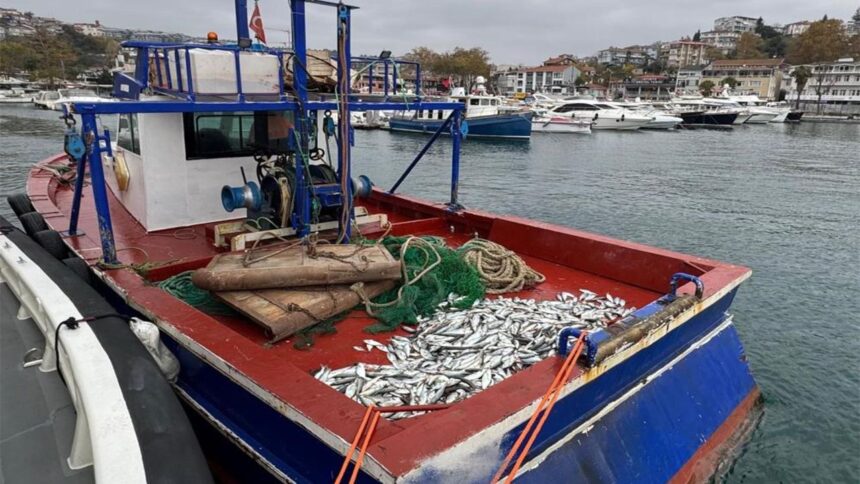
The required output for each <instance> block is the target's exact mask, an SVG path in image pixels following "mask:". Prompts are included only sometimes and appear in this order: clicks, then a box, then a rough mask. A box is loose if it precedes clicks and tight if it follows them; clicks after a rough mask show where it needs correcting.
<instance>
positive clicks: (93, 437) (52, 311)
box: [0, 233, 146, 483]
mask: <svg viewBox="0 0 860 484" xmlns="http://www.w3.org/2000/svg"><path fill="white" fill-rule="evenodd" d="M10 237H11V236H10ZM10 237H7V236H6V235H4V233H0V281H3V282H5V283H6V285H7V287H8V288H9V290H10V291H11V292H12V293H13V294H14V295H15V297H16V298H17V299H18V301H20V303H21V306H20V308H19V310H18V317H19V319H32V320H33V322H34V323H35V325H36V326H37V327H38V329H39V330H40V332H41V333H42V335H43V336H44V340H45V345H44V348H43V350H42V356H41V359H37V360H34V361H33V362H32V363H33V364H34V365H35V364H38V366H39V370H40V371H42V372H46V373H47V372H53V371H59V372H60V374H61V375H62V377H63V379H64V381H65V383H66V386H67V387H68V389H69V394H70V397H71V400H72V403H73V405H74V408H75V413H76V414H77V418H76V421H75V429H74V437H73V439H72V445H71V450H70V453H69V456H68V457H67V463H68V466H69V467H70V468H71V469H82V468H85V467H89V466H92V465H94V471H93V472H94V475H95V479H96V481H99V482H116V479H117V478H119V477H120V476H122V479H123V482H129V483H131V482H145V480H146V476H145V472H144V468H143V462H142V460H141V457H140V451H139V448H137V446H138V444H137V437H136V435H135V432H134V426H133V422H132V417H131V414H130V412H129V408H128V406H127V405H126V401H125V399H124V397H123V394H122V392H121V389H120V388H119V386H118V385H117V384H116V383H112V382H116V380H117V378H116V376H115V373H113V366H112V365H111V363H110V357H109V356H108V355H107V353H106V351H105V350H104V348H103V347H102V345H101V344H100V343H99V340H98V338H97V337H96V336H95V334H93V332H92V331H91V330H90V329H89V328H88V327H87V326H86V325H85V324H83V325H81V326H80V328H82V329H79V330H77V331H72V330H71V329H70V328H66V331H61V329H62V328H63V326H69V325H71V324H72V323H74V324H77V323H78V322H81V321H84V320H86V318H84V317H83V316H82V315H81V313H80V312H79V310H78V308H77V307H76V306H75V304H74V302H73V301H71V300H70V299H69V296H68V295H66V294H65V293H64V292H63V291H62V290H61V289H60V288H59V287H58V286H57V284H56V283H55V282H54V281H53V280H52V279H51V277H50V276H49V275H48V274H46V273H45V272H44V271H43V270H42V269H41V268H40V266H39V265H38V264H37V263H36V262H35V261H33V260H32V259H31V258H30V257H29V255H28V254H27V253H26V252H25V251H24V250H23V248H21V247H19V246H18V245H16V244H15V243H14V242H13V241H12V239H11V238H10Z"/></svg>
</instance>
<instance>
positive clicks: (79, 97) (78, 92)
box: [33, 88, 111, 111]
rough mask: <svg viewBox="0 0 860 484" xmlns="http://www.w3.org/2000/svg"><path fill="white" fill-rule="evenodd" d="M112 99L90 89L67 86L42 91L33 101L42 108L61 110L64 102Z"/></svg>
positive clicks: (106, 100) (105, 100)
mask: <svg viewBox="0 0 860 484" xmlns="http://www.w3.org/2000/svg"><path fill="white" fill-rule="evenodd" d="M109 101H111V100H110V99H107V98H103V97H101V96H99V95H98V94H96V93H95V91H92V90H90V89H80V88H66V89H57V90H56V91H42V92H40V93H39V95H38V96H37V97H36V98H34V99H33V103H34V104H35V105H36V106H37V107H40V108H42V109H49V110H53V111H60V110H62V109H63V105H64V104H73V103H83V102H109Z"/></svg>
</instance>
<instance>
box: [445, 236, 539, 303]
mask: <svg viewBox="0 0 860 484" xmlns="http://www.w3.org/2000/svg"><path fill="white" fill-rule="evenodd" d="M458 252H460V254H462V255H463V259H464V260H465V261H466V262H467V263H468V264H469V265H471V266H472V267H474V268H475V269H476V270H477V271H478V274H480V276H481V279H482V280H483V281H484V284H485V285H486V288H487V293H488V294H503V293H507V292H518V291H521V290H523V289H524V288H531V287H534V286H536V285H538V284H540V283H542V282H544V281H545V280H546V277H544V275H543V274H541V273H540V272H537V271H536V270H534V269H532V268H531V267H529V266H528V265H526V263H525V261H523V259H522V258H520V256H518V255H517V254H516V253H515V252H513V251H511V250H508V249H507V248H505V247H504V246H502V245H499V244H497V243H495V242H490V241H489V240H485V239H477V238H476V239H472V240H470V241H469V242H466V243H465V244H463V246H462V247H460V248H459V249H458Z"/></svg>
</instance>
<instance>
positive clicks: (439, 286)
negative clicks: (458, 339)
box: [366, 236, 485, 333]
mask: <svg viewBox="0 0 860 484" xmlns="http://www.w3.org/2000/svg"><path fill="white" fill-rule="evenodd" d="M422 238H423V239H424V240H426V241H427V242H429V243H430V245H432V248H433V249H434V250H435V252H436V253H438V254H439V257H440V258H441V262H440V263H439V265H437V266H436V267H434V268H433V269H431V270H430V271H429V272H427V273H426V274H425V275H424V276H423V277H421V279H419V280H418V281H417V282H415V283H414V284H412V285H410V286H407V287H405V288H403V291H402V296H401V298H400V301H399V302H398V303H397V304H394V305H393V306H388V307H382V308H378V309H375V310H374V313H375V314H374V316H375V317H376V319H377V321H378V322H377V323H376V324H373V325H371V326H369V327H367V328H366V331H367V332H369V333H379V332H383V331H391V330H393V329H395V328H397V327H398V326H399V325H401V324H404V323H409V324H415V323H417V322H418V317H419V316H429V315H431V314H433V312H434V311H436V309H437V308H438V307H439V304H440V303H442V302H445V301H447V300H448V297H449V295H454V297H455V298H456V299H454V300H453V302H452V304H451V307H454V308H457V309H465V308H468V307H471V306H472V304H474V302H475V301H477V300H479V299H481V298H483V297H484V294H485V288H484V283H483V282H482V281H481V278H480V276H479V275H478V272H477V271H476V270H475V268H473V267H472V266H470V265H469V264H467V263H466V261H464V260H463V258H462V256H460V254H458V253H457V252H456V251H455V250H453V249H451V248H449V247H448V246H447V245H446V244H445V241H444V240H443V239H441V238H439V237H429V236H428V237H422ZM407 239H409V237H386V238H385V239H383V241H382V245H383V246H384V247H385V248H386V249H387V250H388V251H389V252H390V253H391V255H393V256H394V257H395V258H396V259H399V258H400V252H401V246H402V245H403V243H404V242H406V241H407ZM404 259H405V261H404V262H405V263H406V271H407V275H408V278H409V279H412V278H413V277H415V276H416V275H417V274H419V273H421V272H422V271H423V270H424V269H425V268H426V267H427V266H428V265H430V264H431V263H432V262H433V261H435V260H436V255H435V254H434V253H433V252H432V251H431V250H429V249H428V248H427V247H426V246H424V245H423V244H420V245H419V244H412V245H409V246H408V248H407V249H406V253H405V255H404ZM402 282H403V281H401V283H402ZM397 294H398V288H395V289H393V290H391V291H388V292H386V293H384V294H382V295H380V296H379V297H377V298H376V299H374V300H373V302H374V303H377V304H385V303H389V302H391V301H395V300H396V299H397Z"/></svg>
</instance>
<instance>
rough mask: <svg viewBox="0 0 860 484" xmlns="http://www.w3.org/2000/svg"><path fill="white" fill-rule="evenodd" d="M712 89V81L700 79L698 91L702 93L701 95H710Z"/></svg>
mask: <svg viewBox="0 0 860 484" xmlns="http://www.w3.org/2000/svg"><path fill="white" fill-rule="evenodd" d="M713 90H714V83H713V82H711V81H707V80H706V81H702V82H700V83H699V92H701V93H702V96H705V97H707V96H710V95H711V92H713Z"/></svg>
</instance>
